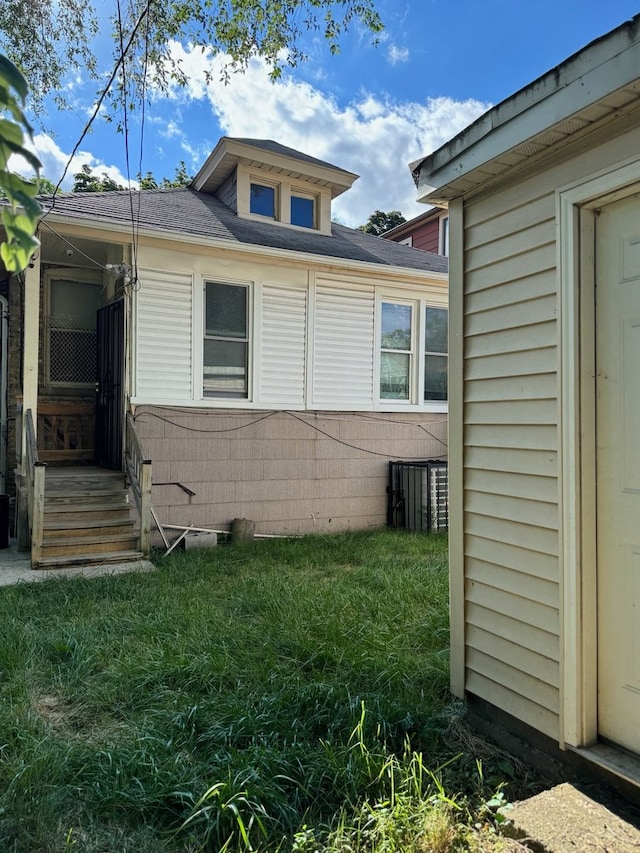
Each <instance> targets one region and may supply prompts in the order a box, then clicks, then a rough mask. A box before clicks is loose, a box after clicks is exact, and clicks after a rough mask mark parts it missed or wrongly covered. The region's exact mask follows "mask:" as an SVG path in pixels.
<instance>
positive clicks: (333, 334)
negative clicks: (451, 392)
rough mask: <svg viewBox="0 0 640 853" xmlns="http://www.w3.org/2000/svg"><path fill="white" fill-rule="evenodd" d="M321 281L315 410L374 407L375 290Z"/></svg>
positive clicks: (316, 322) (315, 366)
mask: <svg viewBox="0 0 640 853" xmlns="http://www.w3.org/2000/svg"><path fill="white" fill-rule="evenodd" d="M347 287H348V285H347V284H346V283H344V284H340V283H332V282H328V281H319V282H318V284H317V288H316V302H315V330H314V332H315V333H314V352H313V405H315V406H319V407H330V406H338V407H345V408H350V407H352V406H353V407H356V408H357V407H358V406H361V407H363V408H367V407H368V408H370V409H372V408H373V358H374V289H373V287H362V288H359V289H357V288H354V287H350V288H349V289H347Z"/></svg>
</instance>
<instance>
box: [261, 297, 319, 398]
mask: <svg viewBox="0 0 640 853" xmlns="http://www.w3.org/2000/svg"><path fill="white" fill-rule="evenodd" d="M261 296H262V306H261V308H262V310H261V316H262V334H261V342H260V353H259V357H258V358H259V370H260V401H261V402H263V403H271V404H273V405H274V406H296V407H300V406H302V405H303V404H304V381H305V343H306V318H307V293H306V291H305V290H301V289H295V288H292V287H278V286H277V285H273V284H265V285H263V287H262V294H261Z"/></svg>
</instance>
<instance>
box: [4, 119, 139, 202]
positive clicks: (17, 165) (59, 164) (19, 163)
mask: <svg viewBox="0 0 640 853" xmlns="http://www.w3.org/2000/svg"><path fill="white" fill-rule="evenodd" d="M27 146H28V147H29V148H30V149H31V150H32V151H33V152H34V153H35V154H36V156H37V157H38V158H39V160H40V162H41V163H42V169H41V174H42V175H43V176H44V177H45V178H48V179H49V180H50V181H53V183H54V184H57V183H58V181H59V180H60V178H61V177H62V174H63V172H64V169H65V166H66V165H67V162H68V161H69V154H67V153H65V152H64V151H63V150H62V149H61V148H60V146H59V145H58V144H57V142H56V141H55V140H54V139H52V138H51V137H50V136H49V135H48V134H46V133H37V134H36V135H35V136H34V137H33V143H27ZM85 163H86V164H87V165H89V166H91V169H92V170H93V172H95V173H96V174H97V175H102V173H103V172H104V173H105V174H107V175H108V176H109V177H110V178H113V180H114V181H117V182H118V183H119V184H122V186H126V185H127V179H126V177H125V176H124V175H123V174H122V172H121V171H120V169H119V168H118V167H117V166H111V165H109V164H107V163H104V162H102V161H101V160H99V159H98V158H96V157H95V156H94V155H93V154H91V153H90V152H89V151H78V152H77V153H76V154H75V155H74V157H73V158H72V160H71V162H70V163H69V168H68V169H67V174H66V177H65V179H64V181H63V182H62V189H63V190H70V189H71V187H72V186H73V176H74V174H76V172H79V171H80V170H81V168H82V166H84V164H85ZM9 168H11V169H15V171H17V172H18V173H21V174H25V175H31V174H32V172H31V169H30V168H29V167H28V166H27V165H26V163H25V162H24V160H22V159H21V158H19V157H12V158H11V159H10V160H9Z"/></svg>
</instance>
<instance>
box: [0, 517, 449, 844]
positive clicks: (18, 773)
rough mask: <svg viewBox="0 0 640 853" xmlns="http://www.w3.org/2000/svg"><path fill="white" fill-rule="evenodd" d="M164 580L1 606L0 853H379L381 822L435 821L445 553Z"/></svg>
mask: <svg viewBox="0 0 640 853" xmlns="http://www.w3.org/2000/svg"><path fill="white" fill-rule="evenodd" d="M158 565H159V568H158V571H157V572H155V573H152V574H130V575H121V576H118V577H113V578H109V577H105V578H101V579H94V580H90V581H88V580H83V579H75V580H71V581H68V580H63V579H60V580H58V579H55V580H52V581H50V582H45V583H39V584H29V585H23V586H19V587H11V588H4V589H2V590H0V849H2V850H7V851H36V850H37V851H51V853H53V852H54V851H61V850H67V849H72V848H75V849H77V850H79V851H83V853H84V851H89V853H91V851H119V853H122V851H129V850H131V851H133V850H135V851H136V853H144V851H174V850H199V849H207V850H216V851H217V850H229V851H230V850H250V849H255V850H282V851H287V850H299V851H302V850H304V851H312V850H314V851H316V850H322V849H327V850H328V849H335V850H345V851H346V850H347V849H349V850H379V851H383V850H386V849H391V848H384V847H380V846H378V847H376V846H372V843H370V841H371V838H372V837H373V836H372V835H371V831H370V830H371V814H373V813H375V812H376V809H377V810H378V812H379V813H378V817H379V816H380V809H383V807H384V804H385V803H386V804H387V808H398V807H399V804H400V803H405V804H406V802H409V801H410V802H413V803H418V802H420V801H426V800H428V799H429V797H434V796H435V797H436V798H438V802H439V804H440V806H439V808H440V807H442V805H443V803H444V801H445V800H446V797H442V796H441V795H440V794H439V792H438V787H437V785H436V781H437V777H436V776H429V777H428V778H427V777H426V776H425V774H424V772H423V773H422V774H421V776H420V778H421V779H422V780H423V781H424V780H425V778H426V779H427V781H426V782H424V786H423V785H422V782H421V788H420V790H419V791H418V790H409V789H410V788H411V785H413V786H414V788H415V779H416V778H417V775H416V767H417V765H416V763H415V762H416V760H417V758H416V756H421V757H420V759H419V761H420V763H421V766H422V762H428V761H429V760H430V757H431V758H432V759H433V761H434V762H435V763H434V764H433V767H435V766H436V763H437V761H438V760H439V759H438V758H436V755H437V754H438V752H440V753H441V752H442V745H441V743H440V742H439V740H438V738H439V735H440V733H441V732H442V729H443V727H444V725H445V722H446V721H445V720H444V717H443V709H444V708H445V707H446V704H447V702H448V696H447V682H448V675H447V670H448V656H447V646H448V639H447V637H448V627H447V584H448V581H447V561H446V542H445V540H444V539H442V538H439V537H435V538H434V537H426V536H423V535H411V534H403V533H400V532H397V531H380V532H375V533H366V534H350V535H340V536H336V537H331V538H328V537H313V538H311V537H310V538H304V539H297V540H291V541H280V540H270V541H268V542H265V541H261V542H256V543H250V544H247V545H241V546H233V547H220V548H218V549H215V550H212V551H207V552H200V553H194V552H190V553H188V554H175V553H174V554H172V555H171V557H170V558H167V559H166V560H160V561H159V563H158ZM438 778H439V777H438ZM412 779H413V780H414V782H411V781H410V780H412ZM407 798H408V799H407ZM376 804H377V805H376ZM445 805H446V808H444V811H445V812H446V811H448V810H449V811H450V809H451V808H452V806H451V804H450V803H447V804H445ZM372 809H373V812H371V810H372ZM363 810H364V811H363ZM367 810H368V811H367ZM414 811H415V808H414ZM441 811H442V809H441ZM431 812H433V809H431ZM365 813H366V814H367V816H366V817H363V815H365ZM443 813H444V812H443ZM365 825H366V827H368V829H367V832H365V834H364V836H363V834H362V833H363V832H364V829H363V826H365ZM366 827H365V828H366ZM348 828H349V829H348ZM348 831H349V832H351V833H355V834H354V835H352V836H351V839H352V840H351V841H349V843H348V844H347V841H346V840H345V838H346V834H347V832H348ZM367 833H368V835H367ZM445 834H446V833H445ZM363 837H364V838H369V841H367V842H366V844H368V845H369V846H366V844H365V845H364V846H362V844H363V843H364V842H363V841H362V838H363ZM357 838H360V841H358V842H357V844H360V846H357V845H356V841H355V840H354V839H357ZM352 842H353V843H352ZM322 845H329V846H325V847H323V846H322ZM330 845H333V846H330ZM349 845H350V846H349ZM354 845H356V846H354ZM406 849H407V850H409V849H410V848H406ZM415 849H416V850H418V849H420V848H418V847H416V848H415ZM424 849H427V848H424ZM442 849H443V850H444V849H445V848H442Z"/></svg>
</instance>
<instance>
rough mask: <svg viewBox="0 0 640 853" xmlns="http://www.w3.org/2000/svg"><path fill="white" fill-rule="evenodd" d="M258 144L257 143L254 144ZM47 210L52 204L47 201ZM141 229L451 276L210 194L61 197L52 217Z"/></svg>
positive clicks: (408, 257)
mask: <svg viewBox="0 0 640 853" xmlns="http://www.w3.org/2000/svg"><path fill="white" fill-rule="evenodd" d="M254 141H255V140H254ZM41 200H42V202H43V205H44V207H45V210H48V209H50V208H51V203H50V199H47V198H43V199H41ZM132 206H133V211H134V215H135V218H136V220H137V224H138V226H139V227H140V228H141V229H149V230H152V231H158V232H164V233H172V232H177V233H180V234H186V235H190V236H192V237H193V238H194V243H197V238H198V237H207V238H216V239H220V240H229V241H230V242H235V243H243V244H247V245H254V246H263V247H269V248H272V249H284V250H287V251H291V252H305V253H311V254H314V255H318V256H322V257H334V258H342V259H347V260H353V261H362V262H365V263H372V264H384V265H388V266H397V267H406V268H407V269H414V270H425V271H427V270H428V271H432V272H439V273H446V272H447V268H448V266H447V259H446V258H443V257H441V256H440V255H434V254H431V252H424V251H422V250H421V249H413V248H411V247H410V246H403V245H401V244H399V243H394V242H392V241H391V240H383V239H382V238H381V237H374V236H372V235H371V234H364V233H363V232H362V231H358V230H356V229H353V228H347V227H345V226H344V225H337V224H333V225H332V235H331V236H329V235H325V234H320V233H318V232H315V231H310V230H309V231H307V230H304V231H302V230H298V229H295V228H283V227H282V226H281V225H278V224H276V223H272V222H260V221H256V220H253V219H244V218H242V217H240V216H238V215H237V214H236V213H235V212H234V211H233V210H232V209H231V208H229V207H227V205H225V204H223V203H222V202H221V201H220V200H219V199H218V198H216V196H214V195H211V194H210V193H202V192H197V191H196V190H193V189H190V188H188V187H181V188H178V189H167V190H164V189H156V190H142V191H140V192H138V193H134V194H133V195H132V197H130V196H129V193H128V192H127V191H124V192H107V193H72V194H70V195H60V196H57V197H56V199H55V202H54V204H53V208H52V212H53V213H54V214H55V216H56V217H67V216H68V217H73V218H76V219H81V220H86V221H87V222H88V223H89V222H91V221H95V220H99V221H100V222H101V223H102V224H108V223H113V224H114V225H118V226H122V225H124V224H127V223H129V222H131V209H132Z"/></svg>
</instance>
